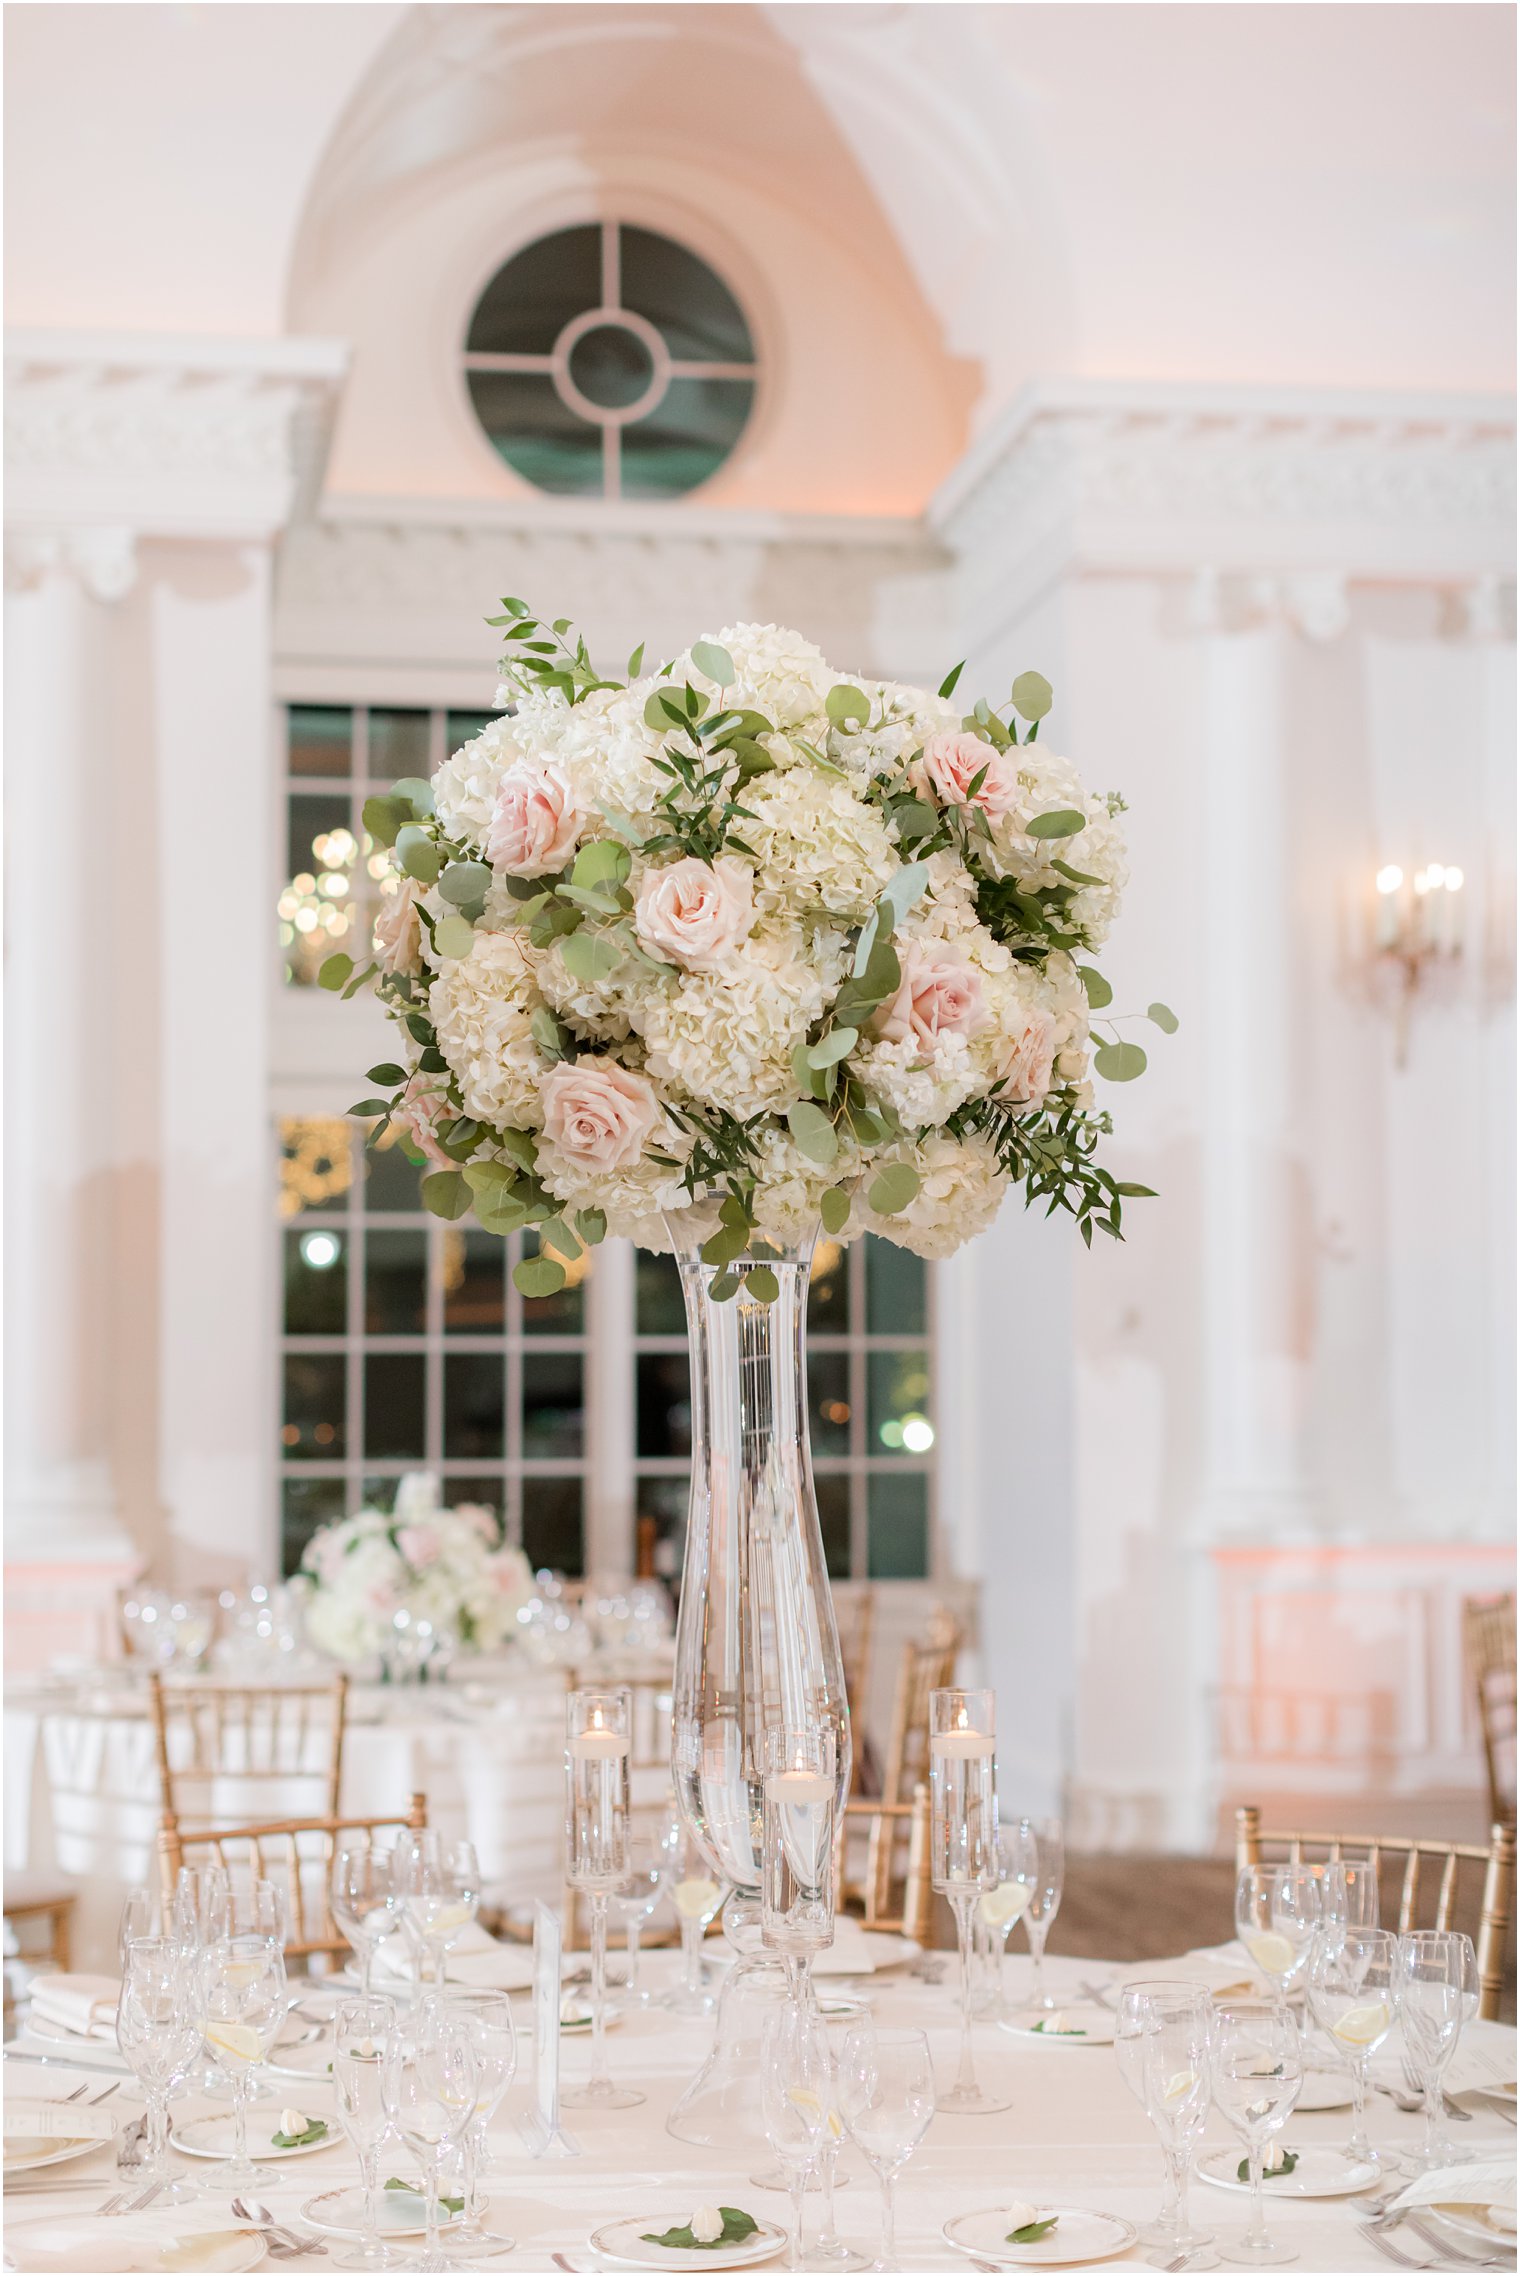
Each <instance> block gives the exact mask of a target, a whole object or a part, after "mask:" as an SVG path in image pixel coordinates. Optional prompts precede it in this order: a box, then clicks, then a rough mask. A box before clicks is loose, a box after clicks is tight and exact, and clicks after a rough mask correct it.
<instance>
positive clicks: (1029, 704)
mask: <svg viewBox="0 0 1520 2276" xmlns="http://www.w3.org/2000/svg"><path fill="white" fill-rule="evenodd" d="M1055 700H1056V698H1055V690H1054V688H1052V686H1051V684H1050V682H1049V680H1047V679H1045V678H1044V677H1043V676H1042V675H1041V674H1040V673H1039V672H1020V674H1019V676H1018V678H1017V679H1016V680H1015V681H1014V683H1013V708H1014V710H1015V711H1016V712H1017V713H1018V715H1019V717H1020V718H1021V719H1030V720H1038V719H1043V718H1044V717H1045V714H1046V712H1047V711H1049V709H1050V707H1051V705H1052V704H1053V703H1054V702H1055Z"/></svg>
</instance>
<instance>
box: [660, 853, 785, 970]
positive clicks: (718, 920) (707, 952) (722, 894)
mask: <svg viewBox="0 0 1520 2276" xmlns="http://www.w3.org/2000/svg"><path fill="white" fill-rule="evenodd" d="M633 921H634V925H635V927H636V929H637V931H638V936H639V938H640V940H641V941H642V942H643V943H644V945H645V947H646V948H652V949H653V950H654V952H655V954H656V955H657V956H666V957H669V958H670V960H671V962H672V963H674V964H680V965H682V966H684V967H685V969H686V970H687V971H688V972H707V971H711V969H712V967H713V966H714V965H715V964H719V963H721V962H722V960H723V958H724V957H725V956H726V955H727V954H728V952H729V950H730V949H732V948H737V947H738V945H739V943H740V941H741V940H743V939H745V938H746V936H747V935H748V933H749V930H750V927H751V926H752V925H753V924H754V921H755V903H754V881H753V879H752V877H751V875H750V872H749V870H748V869H747V868H746V866H745V864H744V863H743V862H742V861H735V860H734V859H733V857H732V856H731V855H729V854H720V855H719V856H718V859H717V860H716V861H715V862H713V863H711V864H709V863H707V862H705V861H698V860H696V859H695V857H693V858H691V859H688V860H686V861H676V862H672V863H671V864H670V866H669V868H668V869H652V870H650V872H649V874H648V876H647V877H646V878H645V879H644V882H643V884H642V885H641V886H640V887H639V899H638V907H637V908H636V909H635V911H634V917H633Z"/></svg>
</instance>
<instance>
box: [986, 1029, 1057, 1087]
mask: <svg viewBox="0 0 1520 2276" xmlns="http://www.w3.org/2000/svg"><path fill="white" fill-rule="evenodd" d="M1055 1056H1056V1023H1055V1021H1054V1020H1053V1019H1052V1018H1051V1016H1050V1014H1049V1012H1031V1013H1030V1014H1029V1017H1028V1019H1027V1021H1026V1022H1025V1025H1024V1028H1023V1031H1022V1033H1020V1034H1018V1035H1013V1036H1010V1037H1009V1040H1008V1050H1007V1053H1006V1056H1005V1057H1004V1060H1003V1064H1002V1067H1001V1069H1000V1070H999V1074H998V1083H997V1087H998V1089H999V1090H1000V1091H1001V1092H1002V1094H1003V1097H1004V1098H1005V1099H1008V1100H1009V1101H1010V1102H1011V1103H1012V1104H1013V1105H1015V1106H1043V1105H1044V1104H1045V1094H1046V1092H1047V1091H1048V1090H1049V1089H1050V1082H1051V1076H1052V1074H1053V1072H1054V1069H1055Z"/></svg>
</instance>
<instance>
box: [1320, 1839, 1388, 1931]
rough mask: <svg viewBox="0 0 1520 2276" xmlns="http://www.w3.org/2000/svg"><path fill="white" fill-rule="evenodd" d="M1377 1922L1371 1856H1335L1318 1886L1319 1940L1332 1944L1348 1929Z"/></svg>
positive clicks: (1375, 1877)
mask: <svg viewBox="0 0 1520 2276" xmlns="http://www.w3.org/2000/svg"><path fill="white" fill-rule="evenodd" d="M1377 1925H1378V1877H1377V1867H1376V1866H1375V1865H1374V1864H1373V1863H1372V1862H1371V1860H1370V1859H1367V1860H1365V1861H1348V1860H1347V1859H1346V1858H1343V1857H1332V1858H1331V1860H1330V1862H1329V1864H1328V1865H1327V1866H1326V1867H1325V1870H1324V1876H1323V1878H1322V1879H1321V1881H1320V1885H1319V1940H1320V1942H1321V1943H1322V1944H1324V1943H1333V1942H1335V1940H1336V1939H1337V1938H1339V1937H1340V1936H1341V1935H1343V1934H1344V1932H1345V1931H1346V1930H1347V1929H1348V1928H1376V1927H1377Z"/></svg>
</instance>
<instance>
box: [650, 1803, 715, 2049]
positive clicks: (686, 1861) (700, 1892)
mask: <svg viewBox="0 0 1520 2276" xmlns="http://www.w3.org/2000/svg"><path fill="white" fill-rule="evenodd" d="M673 1859H674V1861H673V1863H672V1866H671V1882H670V1901H671V1903H672V1904H673V1905H674V1906H675V1908H676V1919H677V1920H678V1921H679V1922H680V1924H681V1981H680V1983H679V1984H677V1985H675V1986H674V1987H673V1988H672V1989H671V1990H670V1991H668V1992H667V1993H666V1994H665V1997H664V1999H663V2001H662V2002H661V2004H662V2005H663V2006H665V2007H668V2008H670V2009H671V2010H672V2012H673V2013H674V2014H676V2015H708V2014H710V2013H711V2011H712V2006H713V1995H712V1993H711V1992H710V1991H708V1990H707V1989H706V1987H705V1984H704V1982H703V1974H704V1971H703V1966H702V1939H703V1937H704V1936H705V1935H706V1934H707V1929H708V1925H709V1923H710V1922H711V1921H712V1920H713V1919H714V1918H715V1917H716V1915H717V1912H718V1910H719V1907H720V1906H721V1905H722V1903H723V1899H724V1896H725V1894H726V1891H725V1889H724V1886H723V1883H722V1882H721V1881H718V1880H714V1878H713V1872H712V1867H711V1866H710V1865H709V1864H708V1862H707V1860H706V1858H705V1857H704V1856H703V1855H702V1852H701V1850H700V1849H699V1848H698V1847H697V1844H696V1841H695V1840H694V1838H693V1836H692V1835H691V1833H690V1832H689V1830H688V1829H687V1827H686V1826H685V1825H678V1826H677V1828H676V1831H675V1838H674V1849H673Z"/></svg>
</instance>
